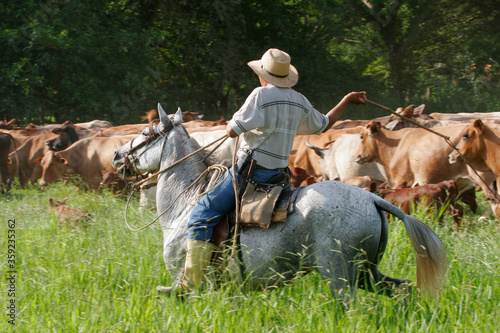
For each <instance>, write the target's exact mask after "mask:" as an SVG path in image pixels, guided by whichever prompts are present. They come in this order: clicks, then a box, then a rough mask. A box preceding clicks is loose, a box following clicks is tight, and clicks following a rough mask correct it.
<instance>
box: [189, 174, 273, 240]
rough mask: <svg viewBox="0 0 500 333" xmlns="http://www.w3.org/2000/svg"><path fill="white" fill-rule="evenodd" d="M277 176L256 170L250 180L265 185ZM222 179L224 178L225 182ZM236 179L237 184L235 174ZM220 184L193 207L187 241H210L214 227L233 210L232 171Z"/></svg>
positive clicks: (239, 177)
mask: <svg viewBox="0 0 500 333" xmlns="http://www.w3.org/2000/svg"><path fill="white" fill-rule="evenodd" d="M277 174H279V172H278V171H272V170H264V169H256V170H255V171H254V173H253V176H252V179H253V180H254V181H256V182H260V183H265V182H267V181H269V180H270V179H271V178H272V177H273V176H275V175H277ZM226 176H227V177H226ZM224 177H226V179H225V180H224ZM236 178H237V180H238V184H239V182H240V180H241V175H238V174H237V175H236ZM220 182H222V184H220V186H217V188H215V189H214V190H213V191H211V192H209V193H207V194H206V195H205V196H203V197H202V198H201V199H200V200H198V202H197V203H196V205H195V206H194V208H193V211H192V212H191V216H190V218H189V222H188V238H189V239H194V240H198V241H203V242H207V241H210V239H211V238H212V234H213V233H214V228H215V226H217V224H219V222H220V221H221V220H222V218H223V217H224V216H225V215H226V214H227V213H229V212H230V211H231V210H234V209H235V207H236V202H235V198H234V188H233V171H232V169H229V170H228V171H227V172H226V173H225V174H224V176H223V177H222V178H221V179H220V180H219V183H220Z"/></svg>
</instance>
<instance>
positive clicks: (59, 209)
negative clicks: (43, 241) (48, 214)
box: [47, 198, 92, 227]
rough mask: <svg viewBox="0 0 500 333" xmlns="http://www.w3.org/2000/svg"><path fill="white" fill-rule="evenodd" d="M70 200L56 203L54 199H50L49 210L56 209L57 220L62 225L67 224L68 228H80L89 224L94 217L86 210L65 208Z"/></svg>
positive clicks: (66, 199) (65, 199)
mask: <svg viewBox="0 0 500 333" xmlns="http://www.w3.org/2000/svg"><path fill="white" fill-rule="evenodd" d="M67 201H68V198H64V199H63V200H61V201H56V200H54V199H52V198H50V199H49V202H50V203H49V205H48V207H47V208H48V210H49V211H52V210H53V209H54V208H55V209H56V214H57V218H58V219H59V222H61V224H65V225H66V226H68V227H79V226H85V225H87V224H88V222H89V221H90V219H91V218H92V215H90V213H89V212H88V211H86V210H85V209H79V208H73V207H68V206H65V204H66V202H67Z"/></svg>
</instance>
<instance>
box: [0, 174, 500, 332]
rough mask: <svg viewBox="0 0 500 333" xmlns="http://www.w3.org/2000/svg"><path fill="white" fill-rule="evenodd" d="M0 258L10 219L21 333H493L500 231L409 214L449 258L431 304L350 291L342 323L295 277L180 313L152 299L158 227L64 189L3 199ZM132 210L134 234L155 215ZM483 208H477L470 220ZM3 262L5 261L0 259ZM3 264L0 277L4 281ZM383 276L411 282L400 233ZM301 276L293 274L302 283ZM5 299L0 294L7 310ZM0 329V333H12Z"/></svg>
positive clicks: (161, 274)
mask: <svg viewBox="0 0 500 333" xmlns="http://www.w3.org/2000/svg"><path fill="white" fill-rule="evenodd" d="M51 197H52V198H54V199H56V200H61V199H62V198H64V197H69V201H68V203H67V204H68V205H69V206H72V207H77V208H83V209H86V210H88V211H89V212H90V213H91V214H92V216H93V218H92V222H91V224H90V226H88V227H86V228H83V227H81V228H78V229H75V228H68V227H65V226H61V225H60V224H59V222H58V220H57V218H56V217H55V215H54V214H53V213H51V212H48V211H47V208H46V207H47V204H48V202H49V198H51ZM0 201H1V203H0V204H1V205H2V220H3V222H2V224H1V226H0V234H1V235H2V237H0V248H2V249H6V248H7V242H6V240H7V238H6V237H3V236H4V235H6V233H7V224H6V221H7V220H8V219H15V220H16V228H15V230H16V270H17V272H18V274H17V280H16V297H15V298H16V306H17V307H16V311H17V312H16V314H17V315H16V326H15V329H16V330H17V331H19V332H52V331H54V332H61V331H67V332H103V331H110V332H117V331H130V332H188V331H189V332H206V331H209V332H271V331H277V332H358V331H362V332H422V331H426V332H451V331H457V330H460V331H461V330H472V331H484V332H493V331H496V329H497V327H498V326H499V324H500V322H499V318H498V316H496V314H497V313H498V310H499V308H498V299H499V297H500V285H499V281H500V279H499V274H500V262H499V258H500V247H499V245H498V244H500V234H499V232H498V220H495V219H494V218H490V219H487V220H485V221H482V222H477V218H478V216H479V215H472V214H471V213H470V212H469V213H467V216H466V217H465V219H464V222H463V224H462V229H461V230H460V231H459V232H456V231H454V227H453V221H452V219H451V218H450V217H445V219H444V225H442V226H441V225H439V224H438V223H436V222H434V221H432V220H430V219H429V218H428V217H427V215H426V214H425V213H424V212H423V211H421V210H417V212H416V213H415V215H414V216H416V217H417V218H419V219H421V220H422V221H424V222H425V223H427V224H428V225H429V226H430V227H431V228H432V229H433V230H435V232H436V233H437V234H438V236H439V237H440V238H441V239H442V241H443V243H444V244H445V247H446V249H447V254H448V259H449V271H448V274H447V279H446V283H445V285H444V287H443V289H442V290H441V292H440V294H439V296H438V297H436V298H430V299H427V298H425V297H423V296H421V295H418V294H414V295H413V296H412V297H409V296H408V295H406V294H398V295H396V296H395V297H393V298H388V297H385V296H381V295H376V294H373V293H368V292H365V291H362V290H361V291H359V293H358V297H357V300H356V301H355V302H354V303H352V304H351V305H350V307H349V309H347V310H346V311H345V312H344V311H343V310H342V309H341V308H339V307H338V306H337V305H336V304H335V302H334V300H333V299H332V297H331V295H330V292H329V289H328V287H327V285H326V283H324V282H323V281H321V279H320V277H319V275H318V274H314V273H313V274H308V275H306V276H297V278H296V279H294V280H293V281H292V282H290V283H289V284H288V285H287V286H285V287H282V288H278V289H272V290H263V291H248V290H246V289H245V288H244V287H242V286H240V285H239V284H238V283H236V282H226V283H224V284H223V285H222V287H221V289H212V288H209V289H207V290H205V291H203V292H201V294H199V295H198V296H194V297H191V298H190V299H189V300H188V301H186V302H181V301H178V300H176V299H172V298H168V297H164V296H162V295H158V294H157V293H156V291H155V289H154V288H155V287H156V286H157V285H160V284H162V285H166V284H167V283H170V282H171V281H172V278H171V277H169V276H168V274H167V273H166V271H165V266H164V263H163V259H162V248H163V244H162V236H161V229H160V227H159V226H158V224H154V225H153V226H151V227H150V228H147V229H146V230H144V231H142V232H139V233H134V232H131V231H129V230H128V229H127V228H126V227H125V224H124V221H123V211H124V207H125V201H124V200H123V199H119V198H116V197H114V196H112V195H111V194H110V193H109V192H104V193H102V194H96V193H94V192H88V193H84V192H79V191H77V190H76V188H75V187H74V186H73V185H63V184H61V183H57V184H53V185H51V186H50V187H49V188H48V189H47V190H45V191H40V190H39V189H36V188H34V187H31V186H30V187H29V188H28V189H26V190H21V189H17V188H15V189H13V190H12V191H11V192H10V193H9V194H7V195H5V196H3V197H1V198H0ZM137 206H138V202H137V200H132V203H131V207H130V214H129V216H130V221H131V223H133V224H134V226H135V227H138V226H141V225H143V224H145V223H147V222H149V221H151V220H152V219H153V218H154V216H155V213H153V212H148V211H146V212H140V211H138V209H137ZM486 206H487V203H486V200H485V199H484V197H483V196H481V198H480V207H479V211H480V212H481V213H482V212H483V211H484V210H485V209H486ZM4 259H5V257H4ZM4 264H5V260H4V261H3V262H2V266H1V267H2V270H3V272H5V268H6V266H5V265H4ZM380 269H381V271H382V272H383V273H385V274H387V275H389V276H394V277H400V278H407V279H410V280H412V281H415V274H416V272H415V255H414V253H413V249H412V248H411V245H410V241H409V239H408V236H407V234H406V230H405V228H404V226H403V223H402V222H401V221H399V220H395V219H391V220H390V235H389V244H388V246H387V250H386V252H385V255H384V258H383V259H382V261H381V266H380ZM299 275H300V274H299ZM7 299H8V297H7V294H6V293H5V292H2V293H1V294H0V302H1V304H3V305H5V304H6V302H7ZM6 318H7V317H5V316H3V318H2V320H1V321H0V331H2V332H8V331H11V330H12V329H13V328H14V327H12V326H11V325H10V324H8V323H7V319H6Z"/></svg>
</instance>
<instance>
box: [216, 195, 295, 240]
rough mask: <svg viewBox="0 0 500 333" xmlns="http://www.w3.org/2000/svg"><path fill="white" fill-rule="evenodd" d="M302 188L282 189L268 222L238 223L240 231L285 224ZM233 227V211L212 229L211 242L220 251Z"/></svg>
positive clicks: (229, 236) (234, 222)
mask: <svg viewBox="0 0 500 333" xmlns="http://www.w3.org/2000/svg"><path fill="white" fill-rule="evenodd" d="M304 187H305V186H300V187H293V186H287V187H284V188H283V190H282V191H281V193H280V195H279V197H278V199H277V201H276V204H275V205H274V209H273V211H272V216H271V219H270V220H269V221H265V222H264V221H260V222H248V223H242V222H241V221H240V225H239V227H240V228H242V229H245V228H269V227H270V226H271V225H272V224H277V223H285V222H286V218H287V216H288V215H289V214H291V213H293V211H294V210H295V200H296V199H297V195H298V194H299V192H300V191H301V190H302V189H303V188H304ZM235 225H236V212H235V211H234V210H233V211H231V212H229V213H228V214H227V215H226V216H225V217H224V218H223V219H222V220H221V222H220V223H219V224H218V225H217V226H216V227H215V228H214V233H213V235H212V239H211V242H212V243H213V244H214V245H215V246H217V247H218V248H220V249H221V250H222V249H223V247H224V245H223V243H224V242H226V241H227V240H229V239H230V238H231V236H232V231H233V230H234V227H235Z"/></svg>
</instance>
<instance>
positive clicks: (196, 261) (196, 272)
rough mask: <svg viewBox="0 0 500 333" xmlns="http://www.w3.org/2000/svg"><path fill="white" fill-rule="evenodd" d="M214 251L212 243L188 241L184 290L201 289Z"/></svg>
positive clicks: (183, 281)
mask: <svg viewBox="0 0 500 333" xmlns="http://www.w3.org/2000/svg"><path fill="white" fill-rule="evenodd" d="M214 250H215V246H214V245H213V244H212V243H209V242H202V241H197V240H193V239H188V243H187V253H186V263H185V266H184V276H183V278H182V281H181V285H182V288H183V289H184V290H189V289H195V288H198V287H199V285H200V284H201V282H202V281H203V277H204V275H205V270H206V268H207V267H208V265H209V264H210V259H211V258H212V253H213V251H214Z"/></svg>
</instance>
